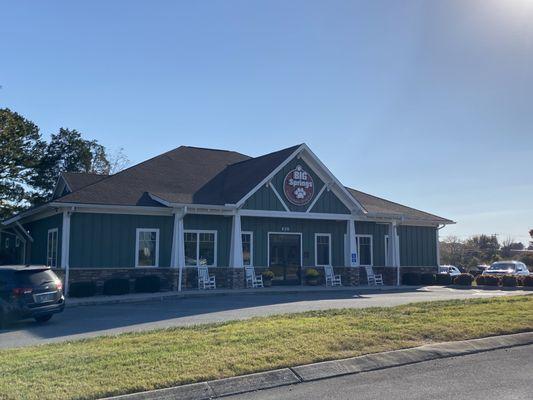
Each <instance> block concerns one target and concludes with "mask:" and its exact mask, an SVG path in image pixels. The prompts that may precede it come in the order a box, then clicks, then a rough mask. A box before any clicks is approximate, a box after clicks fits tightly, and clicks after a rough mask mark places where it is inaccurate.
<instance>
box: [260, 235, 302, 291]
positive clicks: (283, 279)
mask: <svg viewBox="0 0 533 400" xmlns="http://www.w3.org/2000/svg"><path fill="white" fill-rule="evenodd" d="M268 243H269V244H268V246H269V260H268V261H269V268H270V270H271V271H272V272H273V273H274V278H273V279H272V284H273V285H299V284H300V282H301V269H302V236H301V234H300V233H269V235H268Z"/></svg>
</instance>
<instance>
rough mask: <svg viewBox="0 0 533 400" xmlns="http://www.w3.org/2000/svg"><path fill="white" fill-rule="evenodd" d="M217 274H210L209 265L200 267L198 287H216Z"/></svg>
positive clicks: (202, 288) (203, 288)
mask: <svg viewBox="0 0 533 400" xmlns="http://www.w3.org/2000/svg"><path fill="white" fill-rule="evenodd" d="M216 288H217V284H216V281H215V275H209V270H208V269H207V267H198V289H201V290H205V289H216Z"/></svg>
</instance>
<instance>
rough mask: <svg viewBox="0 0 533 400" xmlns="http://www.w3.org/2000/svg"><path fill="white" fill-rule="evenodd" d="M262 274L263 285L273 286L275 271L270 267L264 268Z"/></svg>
mask: <svg viewBox="0 0 533 400" xmlns="http://www.w3.org/2000/svg"><path fill="white" fill-rule="evenodd" d="M261 275H262V276H263V286H265V287H270V286H272V279H273V278H274V272H272V271H271V270H269V269H266V270H264V271H263V272H262V273H261Z"/></svg>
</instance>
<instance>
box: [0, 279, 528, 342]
mask: <svg viewBox="0 0 533 400" xmlns="http://www.w3.org/2000/svg"><path fill="white" fill-rule="evenodd" d="M524 293H528V292H524V291H498V290H485V291H484V290H477V289H464V290H458V289H451V288H443V287H427V288H424V289H418V290H416V289H405V290H403V291H399V292H386V291H383V292H381V291H377V292H359V293H358V292H356V291H352V292H331V291H324V292H320V293H305V292H301V293H293V294H289V293H287V294H275V295H273V294H270V295H267V294H264V295H262V294H253V295H252V294H250V295H227V296H221V297H197V298H182V299H172V300H171V299H168V300H164V301H151V302H145V303H130V304H109V305H99V306H81V307H73V308H68V307H67V308H66V309H65V311H64V312H63V313H62V314H59V315H55V316H54V317H53V318H52V320H51V321H49V322H48V323H46V324H44V325H38V324H36V323H35V322H34V321H32V320H27V321H20V322H17V323H14V324H12V325H11V326H10V327H9V328H8V329H7V330H2V331H0V348H10V347H21V346H28V345H33V344H43V343H50V342H59V341H64V340H74V339H81V338H87V337H94V336H99V335H110V334H117V333H123V332H131V331H142V330H151V329H157V328H168V327H175V326H190V325H195V324H205V323H212V322H224V321H230V320H237V319H246V318H251V317H255V316H266V315H273V314H285V313H294V312H302V311H309V310H325V309H331V308H364V307H376V306H380V307H390V306H396V305H400V304H406V303H412V302H419V301H433V300H449V299H466V298H483V297H488V296H507V295H515V294H524Z"/></svg>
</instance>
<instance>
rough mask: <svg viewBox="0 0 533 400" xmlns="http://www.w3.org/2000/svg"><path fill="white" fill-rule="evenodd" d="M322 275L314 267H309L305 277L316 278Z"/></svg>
mask: <svg viewBox="0 0 533 400" xmlns="http://www.w3.org/2000/svg"><path fill="white" fill-rule="evenodd" d="M319 276H320V274H319V273H318V271H317V270H316V269H314V268H309V269H307V270H306V271H305V277H306V278H307V279H316V278H318V277H319Z"/></svg>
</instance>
